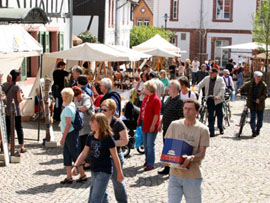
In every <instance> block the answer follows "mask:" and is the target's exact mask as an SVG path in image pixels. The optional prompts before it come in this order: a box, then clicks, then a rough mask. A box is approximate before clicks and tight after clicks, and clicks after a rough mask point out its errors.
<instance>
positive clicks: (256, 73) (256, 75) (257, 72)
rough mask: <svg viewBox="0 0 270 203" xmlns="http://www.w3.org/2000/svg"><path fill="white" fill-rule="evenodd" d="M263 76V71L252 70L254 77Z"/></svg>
mask: <svg viewBox="0 0 270 203" xmlns="http://www.w3.org/2000/svg"><path fill="white" fill-rule="evenodd" d="M262 76H263V73H262V72H260V71H255V72H254V77H262Z"/></svg>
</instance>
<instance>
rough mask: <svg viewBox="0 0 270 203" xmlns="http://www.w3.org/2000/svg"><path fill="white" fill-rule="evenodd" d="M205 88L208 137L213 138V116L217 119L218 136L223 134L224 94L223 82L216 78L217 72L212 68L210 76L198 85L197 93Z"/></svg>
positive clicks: (220, 78) (218, 77)
mask: <svg viewBox="0 0 270 203" xmlns="http://www.w3.org/2000/svg"><path fill="white" fill-rule="evenodd" d="M203 87H205V93H206V96H207V97H208V98H207V110H208V123H209V131H210V137H214V136H215V126H214V125H215V116H214V112H216V116H217V119H218V128H219V132H220V134H224V127H223V112H222V106H223V102H224V93H225V82H224V80H223V79H222V77H220V76H218V70H217V69H216V68H212V69H211V70H210V75H209V76H207V77H205V78H204V79H203V80H202V81H201V82H200V83H199V84H198V85H197V89H198V92H200V90H201V89H202V88H203Z"/></svg>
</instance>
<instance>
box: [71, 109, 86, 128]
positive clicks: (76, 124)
mask: <svg viewBox="0 0 270 203" xmlns="http://www.w3.org/2000/svg"><path fill="white" fill-rule="evenodd" d="M72 125H73V128H74V129H75V130H76V131H80V130H81V129H82V128H83V125H84V115H83V112H81V111H79V110H78V109H77V108H76V113H75V119H74V121H73V122H72Z"/></svg>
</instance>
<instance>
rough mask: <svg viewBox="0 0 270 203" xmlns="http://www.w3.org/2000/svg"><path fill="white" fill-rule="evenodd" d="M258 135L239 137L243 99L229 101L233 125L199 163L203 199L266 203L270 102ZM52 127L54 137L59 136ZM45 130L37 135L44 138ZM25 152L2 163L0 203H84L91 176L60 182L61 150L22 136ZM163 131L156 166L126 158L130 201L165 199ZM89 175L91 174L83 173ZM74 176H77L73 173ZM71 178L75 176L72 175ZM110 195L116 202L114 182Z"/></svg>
mask: <svg viewBox="0 0 270 203" xmlns="http://www.w3.org/2000/svg"><path fill="white" fill-rule="evenodd" d="M267 102H268V103H267V110H266V112H265V122H264V126H263V129H262V131H261V135H260V136H259V137H256V138H252V137H251V131H250V127H249V126H248V125H247V126H245V128H244V131H243V136H242V137H241V138H240V139H238V138H236V137H235V133H236V132H237V130H238V127H237V126H236V124H237V123H238V122H239V118H240V117H239V116H240V114H241V110H242V109H243V106H244V101H235V102H233V103H232V111H233V117H232V123H231V126H230V127H229V128H226V130H225V134H224V135H219V136H217V137H215V138H211V147H210V148H209V149H207V155H206V157H205V160H204V161H203V164H202V170H203V177H204V179H203V184H202V195H203V202H207V203H208V202H215V203H219V202H229V203H237V202H252V203H253V202H270V181H269V179H270V150H269V143H270V142H269V141H270V133H269V131H270V101H269V99H268V101H267ZM23 125H24V127H25V130H24V131H25V135H26V137H27V138H36V137H37V130H36V128H37V123H24V124H23ZM55 128H56V130H57V131H56V133H55V134H56V140H57V141H59V140H60V133H59V129H57V127H56V126H55ZM44 134H45V132H44V130H43V131H41V137H44ZM26 147H27V149H28V152H27V153H25V154H22V156H21V163H19V164H10V165H9V166H8V167H4V166H1V167H0V176H1V179H0V194H1V195H0V202H5V203H6V202H35V203H36V202H87V199H88V195H89V185H90V179H89V180H88V181H87V182H86V183H84V184H82V183H75V182H74V183H73V184H71V185H60V184H59V182H60V181H61V180H62V179H64V178H65V171H64V168H63V160H62V148H61V147H57V148H51V149H46V148H44V147H42V145H41V142H40V143H38V142H37V141H29V140H26ZM161 148H162V139H161V134H159V136H158V138H157V141H156V169H155V170H153V171H149V172H144V171H143V167H142V164H143V163H144V155H140V154H139V153H138V152H137V151H136V150H133V151H132V153H131V156H130V157H129V158H128V159H126V161H125V165H124V174H125V176H126V179H125V180H126V183H127V187H128V192H129V202H167V187H168V176H160V175H158V174H157V171H158V170H159V168H160V166H161V164H160V163H159V157H160V153H161ZM87 175H88V176H90V172H89V171H87ZM76 178H78V177H76ZM76 178H75V179H76ZM108 193H109V195H110V200H111V202H115V199H114V195H113V190H112V184H111V183H110V184H109V188H108Z"/></svg>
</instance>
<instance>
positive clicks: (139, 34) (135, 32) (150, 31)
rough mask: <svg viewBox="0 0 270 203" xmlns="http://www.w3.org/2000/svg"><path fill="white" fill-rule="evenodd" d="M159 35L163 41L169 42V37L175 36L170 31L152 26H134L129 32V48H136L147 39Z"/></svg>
mask: <svg viewBox="0 0 270 203" xmlns="http://www.w3.org/2000/svg"><path fill="white" fill-rule="evenodd" d="M156 34H159V35H160V36H161V37H163V38H164V39H166V40H168V41H170V39H171V37H173V36H174V35H175V33H174V32H172V31H170V30H165V29H164V28H158V27H152V26H134V27H133V28H132V29H131V31H130V47H133V46H137V45H139V44H141V43H143V42H145V41H147V40H148V39H150V38H152V37H154V36H155V35H156Z"/></svg>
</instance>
